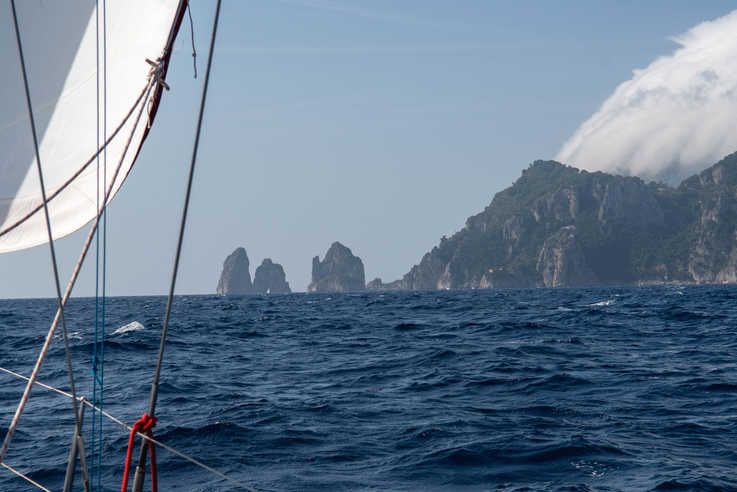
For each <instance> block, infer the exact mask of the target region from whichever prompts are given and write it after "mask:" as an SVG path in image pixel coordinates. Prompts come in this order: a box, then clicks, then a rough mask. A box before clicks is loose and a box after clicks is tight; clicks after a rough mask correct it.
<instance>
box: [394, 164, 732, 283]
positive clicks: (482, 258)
mask: <svg viewBox="0 0 737 492" xmlns="http://www.w3.org/2000/svg"><path fill="white" fill-rule="evenodd" d="M669 281H679V282H724V281H729V282H735V281H737V154H733V155H731V156H728V157H727V158H725V159H724V160H722V161H721V162H719V163H717V164H715V165H714V166H712V167H711V168H709V169H707V170H706V171H704V172H702V173H701V174H699V175H697V176H694V177H692V178H689V179H687V180H685V181H684V182H683V183H682V184H681V185H680V186H679V187H678V188H672V187H669V186H667V185H664V184H656V183H645V182H644V181H642V180H641V179H639V178H636V177H623V176H613V175H609V174H605V173H601V172H596V173H590V172H586V171H582V170H578V169H575V168H572V167H568V166H564V165H562V164H560V163H558V162H554V161H536V162H534V163H533V164H532V165H530V167H529V168H528V169H526V170H525V171H523V173H522V176H521V177H520V178H519V179H518V180H517V181H516V182H515V183H514V184H513V185H512V186H511V187H509V188H507V189H506V190H503V191H501V192H499V193H497V195H496V196H495V197H494V199H493V200H492V202H491V204H490V205H489V206H488V207H487V208H486V209H485V210H484V211H483V212H481V213H480V214H477V215H474V216H472V217H470V218H469V219H468V220H467V221H466V225H465V227H464V228H463V229H462V230H461V231H459V232H457V233H456V234H454V235H453V236H452V237H450V238H443V239H441V241H440V244H439V245H438V246H436V247H434V248H433V249H432V250H431V251H430V252H428V253H426V254H425V255H424V256H423V257H422V259H421V260H420V262H419V264H417V265H415V266H414V267H413V268H412V269H411V270H410V271H409V272H408V273H407V274H406V275H405V276H404V277H403V278H402V279H400V280H399V281H397V282H395V283H393V284H395V285H397V286H398V287H399V288H402V289H455V288H490V287H558V286H574V285H592V284H631V283H640V282H669ZM382 285H384V284H382Z"/></svg>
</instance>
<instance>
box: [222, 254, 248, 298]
mask: <svg viewBox="0 0 737 492" xmlns="http://www.w3.org/2000/svg"><path fill="white" fill-rule="evenodd" d="M249 266H250V265H249V261H248V254H246V250H245V249H244V248H237V249H236V250H235V251H233V252H232V253H231V254H230V255H229V256H228V257H227V258H226V259H225V263H223V272H222V274H221V275H220V280H219V281H218V286H217V293H218V294H220V295H222V296H225V295H238V294H249V293H251V291H252V288H253V287H252V285H251V272H250V271H249Z"/></svg>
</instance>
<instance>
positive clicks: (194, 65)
mask: <svg viewBox="0 0 737 492" xmlns="http://www.w3.org/2000/svg"><path fill="white" fill-rule="evenodd" d="M187 13H188V14H189V32H190V34H191V35H192V37H191V39H192V68H194V78H197V50H196V49H195V47H194V22H192V9H191V8H190V6H189V2H187Z"/></svg>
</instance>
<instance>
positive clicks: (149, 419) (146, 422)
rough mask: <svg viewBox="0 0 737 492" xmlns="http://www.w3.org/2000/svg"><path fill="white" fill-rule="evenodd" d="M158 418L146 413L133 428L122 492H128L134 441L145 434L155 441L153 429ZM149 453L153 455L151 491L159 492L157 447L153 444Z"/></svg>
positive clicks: (149, 448)
mask: <svg viewBox="0 0 737 492" xmlns="http://www.w3.org/2000/svg"><path fill="white" fill-rule="evenodd" d="M157 421H158V418H156V417H155V416H153V415H149V414H147V413H144V414H143V415H141V418H140V419H138V420H136V422H135V424H133V427H132V428H131V433H130V436H128V451H126V453H125V469H124V470H123V485H122V486H121V488H120V491H121V492H126V490H127V489H128V475H129V473H130V465H131V456H132V455H133V439H135V437H136V434H138V433H141V434H145V435H146V436H147V437H149V438H151V439H153V437H154V433H153V430H152V429H153V428H154V427H155V426H156V422H157ZM142 445H143V444H142ZM148 450H149V453H150V454H151V491H152V492H157V489H158V477H157V473H156V446H154V444H153V443H149V445H148Z"/></svg>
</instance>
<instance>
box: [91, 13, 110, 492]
mask: <svg viewBox="0 0 737 492" xmlns="http://www.w3.org/2000/svg"><path fill="white" fill-rule="evenodd" d="M99 7H100V2H99V0H95V14H96V15H95V30H96V39H97V44H96V46H95V48H96V49H95V55H96V64H97V70H96V72H95V73H96V78H97V91H96V96H97V97H96V102H97V131H96V132H95V133H96V138H97V143H96V147H95V148H98V149H99V148H100V128H101V125H100V8H99ZM102 43H103V44H102V51H103V60H102V61H103V65H102V66H103V70H102V75H103V76H102V92H103V94H102V96H103V97H102V107H103V113H102V114H103V118H102V138H103V140H106V139H107V3H106V2H105V0H102ZM96 160H97V197H96V198H97V203H96V208H95V210H101V214H102V217H103V224H102V229H103V239H102V301H101V304H102V306H101V307H102V309H100V229H99V228H98V229H97V234H96V235H95V250H96V255H95V256H96V258H95V334H94V344H93V351H92V367H91V372H92V402H93V404H95V405H96V406H97V407H99V408H100V409H102V407H103V396H104V377H105V298H106V284H107V205H106V204H103V206H102V207H100V156H99V154H98V156H97V159H96ZM102 177H103V182H102V183H103V189H104V187H106V186H107V149H105V150H104V151H103V176H102ZM100 311H102V312H101V313H100ZM100 332H101V335H100ZM98 347H99V355H98ZM98 382H99V388H98ZM91 420H92V425H91V429H90V434H91V439H90V443H91V447H90V456H91V458H92V462H93V466H94V467H95V469H96V472H97V490H102V439H103V433H102V422H103V421H102V414H100V413H96V412H95V411H94V410H93V412H92V419H91ZM95 457H96V458H97V459H95Z"/></svg>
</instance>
